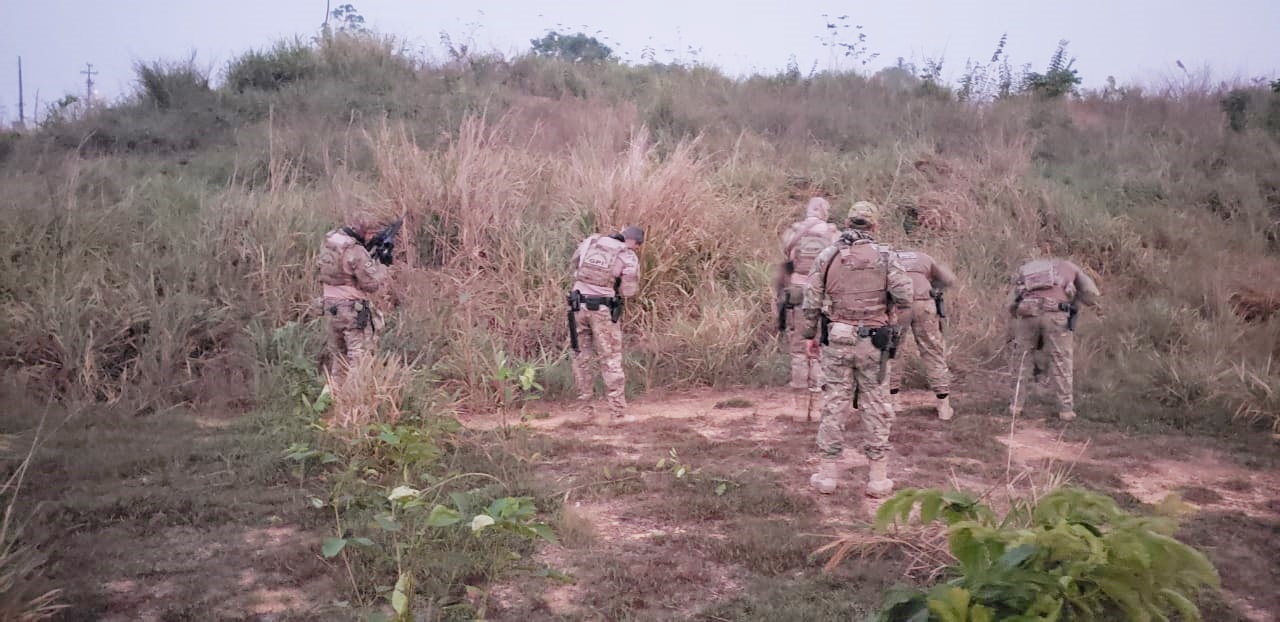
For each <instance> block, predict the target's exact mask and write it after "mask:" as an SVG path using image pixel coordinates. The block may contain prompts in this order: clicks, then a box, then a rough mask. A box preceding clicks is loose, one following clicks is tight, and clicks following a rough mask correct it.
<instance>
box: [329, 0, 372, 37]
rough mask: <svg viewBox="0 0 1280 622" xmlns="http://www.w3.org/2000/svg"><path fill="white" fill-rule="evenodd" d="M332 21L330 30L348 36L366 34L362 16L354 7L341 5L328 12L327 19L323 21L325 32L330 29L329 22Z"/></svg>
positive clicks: (366, 29)
mask: <svg viewBox="0 0 1280 622" xmlns="http://www.w3.org/2000/svg"><path fill="white" fill-rule="evenodd" d="M330 19H332V21H333V24H334V25H333V26H332V28H333V29H334V30H336V31H337V32H345V33H349V34H368V32H369V29H368V28H366V27H365V25H364V16H363V15H361V14H360V11H358V10H357V9H356V7H355V6H354V5H351V4H343V5H339V6H338V8H336V9H334V10H332V11H329V19H325V22H324V29H325V31H326V32H328V31H329V29H330V28H331V27H330V25H329V21H330Z"/></svg>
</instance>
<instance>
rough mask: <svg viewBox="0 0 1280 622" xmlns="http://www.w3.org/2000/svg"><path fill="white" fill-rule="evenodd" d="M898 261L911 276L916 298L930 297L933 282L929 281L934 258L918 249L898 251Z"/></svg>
mask: <svg viewBox="0 0 1280 622" xmlns="http://www.w3.org/2000/svg"><path fill="white" fill-rule="evenodd" d="M897 255H898V261H900V262H902V268H903V269H904V270H906V271H907V275H908V276H910V277H911V292H912V294H913V296H912V297H913V298H915V299H916V300H925V299H928V298H929V292H930V291H931V290H932V289H933V283H932V282H930V281H929V273H930V272H931V271H932V268H933V258H932V257H929V256H928V255H926V254H924V253H919V252H916V251H898V253H897Z"/></svg>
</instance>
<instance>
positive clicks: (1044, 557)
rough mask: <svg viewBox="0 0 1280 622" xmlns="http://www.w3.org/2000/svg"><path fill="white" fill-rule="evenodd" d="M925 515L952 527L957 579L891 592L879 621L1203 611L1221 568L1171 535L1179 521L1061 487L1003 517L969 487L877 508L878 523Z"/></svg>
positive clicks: (1031, 621) (902, 497)
mask: <svg viewBox="0 0 1280 622" xmlns="http://www.w3.org/2000/svg"><path fill="white" fill-rule="evenodd" d="M917 507H918V508H919V515H920V521H921V523H923V524H928V523H931V522H934V521H940V522H942V523H943V524H945V525H946V527H947V533H948V546H949V549H950V552H951V555H952V556H953V557H954V558H955V563H954V565H952V566H951V567H950V568H949V569H948V570H949V574H951V575H953V578H951V579H949V580H947V581H944V582H942V583H940V584H938V585H936V586H934V587H933V588H931V589H930V590H928V591H927V592H926V591H921V590H916V589H909V590H899V591H895V592H892V593H891V594H890V595H889V596H888V597H887V598H886V600H885V602H884V604H883V607H882V609H881V611H880V614H879V616H878V618H877V619H878V620H880V621H881V622H906V621H911V622H917V621H918V622H924V621H928V620H936V621H941V622H968V621H972V622H987V621H994V620H1002V621H1013V622H1019V621H1021V622H1039V621H1045V622H1048V621H1056V620H1114V619H1124V620H1137V621H1143V620H1169V619H1170V616H1171V615H1172V614H1176V615H1178V616H1180V617H1181V619H1183V620H1200V619H1201V618H1200V612H1199V609H1198V608H1197V607H1196V605H1195V603H1194V598H1195V596H1196V594H1197V593H1198V592H1199V591H1200V590H1201V589H1203V588H1205V587H1206V586H1213V587H1216V586H1217V585H1218V573H1217V571H1216V570H1215V569H1214V567H1213V565H1212V564H1211V563H1210V562H1209V560H1208V559H1207V558H1205V556H1204V555H1203V554H1201V553H1200V552H1199V551H1196V550H1195V549H1193V548H1191V547H1189V546H1187V545H1185V544H1183V543H1182V542H1179V541H1178V540H1176V539H1174V538H1173V537H1172V534H1173V533H1174V530H1175V528H1176V524H1175V522H1174V521H1173V520H1172V519H1170V518H1165V517H1142V516H1134V515H1132V514H1129V513H1128V512H1125V511H1124V510H1122V509H1121V508H1120V507H1119V506H1118V505H1117V504H1116V503H1115V501H1114V500H1112V499H1111V498H1110V497H1107V496H1105V495H1100V494H1097V493H1093V492H1088V491H1084V490H1078V489H1069V488H1059V489H1056V490H1054V491H1053V492H1051V493H1049V494H1047V495H1045V496H1044V497H1042V498H1040V499H1037V500H1034V501H1025V500H1019V501H1016V502H1015V503H1014V504H1013V507H1012V508H1011V509H1010V510H1009V511H1008V513H1007V514H1005V516H1004V517H998V516H997V515H996V513H995V512H994V511H993V510H992V509H991V508H989V507H987V506H986V505H984V504H982V503H980V502H979V501H978V500H977V499H975V498H973V497H972V496H970V495H967V494H965V493H961V492H956V491H950V492H942V491H939V490H921V489H906V490H903V491H901V492H899V493H898V494H897V495H895V496H894V497H893V498H891V499H889V501H887V502H886V503H885V504H884V505H883V506H881V507H880V510H879V511H878V512H877V513H876V529H878V530H881V531H883V530H886V529H888V528H889V526H890V525H893V524H896V523H904V524H905V523H906V522H907V520H908V519H909V517H910V516H911V513H912V511H913V510H915V509H916V508H917Z"/></svg>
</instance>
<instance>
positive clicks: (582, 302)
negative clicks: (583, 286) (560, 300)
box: [569, 289, 622, 324]
mask: <svg viewBox="0 0 1280 622" xmlns="http://www.w3.org/2000/svg"><path fill="white" fill-rule="evenodd" d="M582 307H586V308H587V310H588V311H599V310H600V307H608V308H609V319H610V320H613V323H614V324H617V323H618V320H619V319H621V318H622V299H621V298H619V297H617V296H583V295H582V292H580V291H578V290H576V289H575V290H573V291H572V292H569V311H571V312H573V313H577V312H578V311H581V310H582Z"/></svg>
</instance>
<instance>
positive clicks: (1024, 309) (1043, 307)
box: [1014, 296, 1073, 317]
mask: <svg viewBox="0 0 1280 622" xmlns="http://www.w3.org/2000/svg"><path fill="white" fill-rule="evenodd" d="M1072 308H1073V307H1072V304H1071V303H1069V302H1061V301H1058V300H1052V299H1049V298H1040V297H1038V296H1028V297H1026V298H1022V299H1020V300H1018V306H1017V308H1016V310H1015V313H1014V314H1015V315H1017V316H1018V317H1036V316H1038V315H1040V314H1041V313H1055V312H1063V313H1070V312H1071V311H1072Z"/></svg>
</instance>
